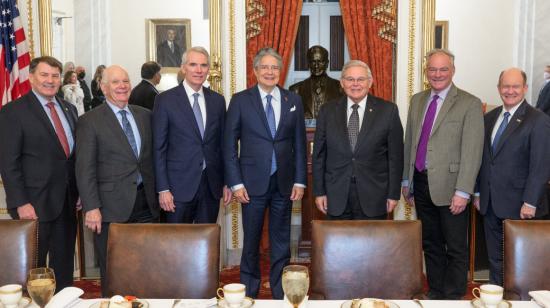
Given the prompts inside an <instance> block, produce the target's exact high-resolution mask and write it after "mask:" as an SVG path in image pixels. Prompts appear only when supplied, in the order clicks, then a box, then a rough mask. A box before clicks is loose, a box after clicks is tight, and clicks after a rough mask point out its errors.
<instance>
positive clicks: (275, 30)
mask: <svg viewBox="0 0 550 308" xmlns="http://www.w3.org/2000/svg"><path fill="white" fill-rule="evenodd" d="M302 2H303V0H284V1H281V0H248V1H247V3H246V6H247V10H246V12H247V13H246V20H247V22H246V32H247V43H246V75H247V80H246V84H247V87H251V86H253V85H254V84H255V83H256V76H254V68H253V66H252V61H253V59H254V55H256V53H257V52H258V50H260V49H262V48H264V47H272V48H274V49H275V50H277V51H278V52H279V54H280V55H281V56H282V57H283V67H282V68H281V79H280V80H279V85H281V86H282V85H283V84H284V83H285V79H286V74H287V72H288V66H289V65H290V62H291V58H290V57H291V55H292V51H293V48H294V41H295V40H296V33H297V32H298V24H299V22H300V15H301V13H302Z"/></svg>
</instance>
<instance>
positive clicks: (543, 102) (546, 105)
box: [536, 65, 550, 116]
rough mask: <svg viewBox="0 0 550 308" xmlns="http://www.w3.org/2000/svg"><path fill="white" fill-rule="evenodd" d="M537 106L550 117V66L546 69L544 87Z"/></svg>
mask: <svg viewBox="0 0 550 308" xmlns="http://www.w3.org/2000/svg"><path fill="white" fill-rule="evenodd" d="M536 106H537V108H538V109H540V110H541V111H542V112H544V113H546V114H547V115H549V116H550V65H547V66H546V68H545V69H544V86H543V87H542V89H541V90H540V93H539V98H538V100H537V105H536Z"/></svg>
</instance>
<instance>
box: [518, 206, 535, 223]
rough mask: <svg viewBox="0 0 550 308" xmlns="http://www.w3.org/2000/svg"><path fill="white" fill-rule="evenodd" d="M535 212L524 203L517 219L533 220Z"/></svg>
mask: <svg viewBox="0 0 550 308" xmlns="http://www.w3.org/2000/svg"><path fill="white" fill-rule="evenodd" d="M536 212H537V208H534V207H532V206H528V205H527V203H525V202H524V203H523V205H522V206H521V210H520V211H519V217H520V218H521V219H531V218H535V213H536Z"/></svg>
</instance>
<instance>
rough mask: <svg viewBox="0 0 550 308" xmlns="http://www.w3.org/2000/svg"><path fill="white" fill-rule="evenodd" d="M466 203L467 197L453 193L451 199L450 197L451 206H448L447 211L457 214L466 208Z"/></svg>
mask: <svg viewBox="0 0 550 308" xmlns="http://www.w3.org/2000/svg"><path fill="white" fill-rule="evenodd" d="M466 205H468V199H466V198H462V197H460V196H458V195H454V196H453V199H451V206H449V211H451V214H453V215H458V214H460V213H462V212H463V211H464V210H465V209H466Z"/></svg>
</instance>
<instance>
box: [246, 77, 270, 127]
mask: <svg viewBox="0 0 550 308" xmlns="http://www.w3.org/2000/svg"><path fill="white" fill-rule="evenodd" d="M249 94H250V101H251V102H252V106H253V107H254V109H255V110H256V112H257V113H258V115H259V116H260V119H262V122H263V123H264V127H265V130H266V133H267V135H268V136H269V137H271V130H270V129H269V124H268V123H267V116H266V115H265V110H264V105H263V103H262V97H261V96H260V90H258V85H256V86H254V87H252V88H251V89H250V93H249Z"/></svg>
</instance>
